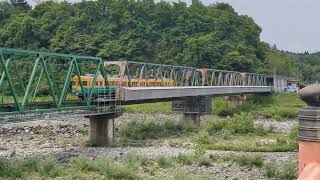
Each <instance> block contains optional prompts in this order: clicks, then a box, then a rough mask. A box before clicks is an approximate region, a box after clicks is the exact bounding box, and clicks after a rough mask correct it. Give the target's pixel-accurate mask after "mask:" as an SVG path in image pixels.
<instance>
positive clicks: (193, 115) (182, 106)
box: [172, 96, 212, 125]
mask: <svg viewBox="0 0 320 180" xmlns="http://www.w3.org/2000/svg"><path fill="white" fill-rule="evenodd" d="M172 110H173V112H178V113H183V120H184V121H185V122H191V123H193V124H195V125H200V116H201V115H203V114H210V113H211V111H212V105H211V97H210V96H195V97H185V98H183V99H181V100H176V101H173V102H172Z"/></svg>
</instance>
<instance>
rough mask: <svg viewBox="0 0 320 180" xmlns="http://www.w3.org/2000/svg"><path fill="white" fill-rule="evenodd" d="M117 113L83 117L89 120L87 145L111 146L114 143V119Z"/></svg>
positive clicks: (117, 115)
mask: <svg viewBox="0 0 320 180" xmlns="http://www.w3.org/2000/svg"><path fill="white" fill-rule="evenodd" d="M120 115H121V114H119V113H110V114H97V115H91V116H85V117H86V118H89V121H90V124H89V143H90V144H91V145H92V146H98V147H103V146H111V145H113V143H114V118H116V117H119V116H120Z"/></svg>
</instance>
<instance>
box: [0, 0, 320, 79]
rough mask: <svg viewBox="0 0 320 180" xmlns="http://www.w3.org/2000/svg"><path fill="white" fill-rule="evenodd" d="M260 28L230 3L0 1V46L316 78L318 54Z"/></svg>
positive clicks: (115, 0)
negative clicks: (264, 36)
mask: <svg viewBox="0 0 320 180" xmlns="http://www.w3.org/2000/svg"><path fill="white" fill-rule="evenodd" d="M261 31H262V29H261V28H260V27H259V26H258V25H257V24H256V23H255V22H254V21H253V19H252V18H251V17H248V16H245V15H239V14H238V13H237V12H235V10H234V9H233V8H232V7H231V6H230V5H228V4H225V3H216V4H212V5H210V6H205V5H203V4H202V3H201V2H200V1H199V0H193V1H192V5H190V6H188V5H187V4H186V3H184V2H172V3H169V2H165V1H161V2H158V3H155V2H154V1H153V0H138V1H137V0H97V1H82V2H79V3H74V4H71V3H67V2H60V3H58V2H43V3H39V4H38V5H36V6H35V7H31V6H30V5H28V3H26V1H25V0H10V1H8V2H6V1H2V2H0V47H10V48H21V49H30V50H41V51H50V52H60V53H73V54H83V55H92V56H99V57H102V58H104V59H109V60H119V59H126V60H131V61H143V62H154V63H165V64H173V65H184V66H195V67H206V68H216V69H226V70H237V71H249V72H259V73H274V72H276V73H278V74H282V75H287V76H294V77H296V78H298V79H303V80H309V81H315V80H317V79H318V78H320V73H318V72H319V71H318V70H320V65H319V63H317V62H319V60H320V53H315V54H311V55H310V54H306V53H305V54H294V53H288V52H281V51H278V50H276V49H274V48H271V47H270V45H269V44H267V43H265V42H262V41H261V40H260V33H261Z"/></svg>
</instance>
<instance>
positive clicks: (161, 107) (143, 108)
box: [123, 102, 171, 114]
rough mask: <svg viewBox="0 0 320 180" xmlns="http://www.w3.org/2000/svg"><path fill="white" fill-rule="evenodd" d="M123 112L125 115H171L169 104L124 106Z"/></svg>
mask: <svg viewBox="0 0 320 180" xmlns="http://www.w3.org/2000/svg"><path fill="white" fill-rule="evenodd" d="M123 110H124V112H127V113H149V114H153V113H171V102H157V103H145V104H133V105H125V106H123Z"/></svg>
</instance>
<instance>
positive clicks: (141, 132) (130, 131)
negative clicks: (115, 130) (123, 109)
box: [120, 120, 198, 140]
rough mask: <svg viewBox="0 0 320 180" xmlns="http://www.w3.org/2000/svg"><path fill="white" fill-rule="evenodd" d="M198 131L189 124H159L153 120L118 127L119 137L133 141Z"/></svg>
mask: <svg viewBox="0 0 320 180" xmlns="http://www.w3.org/2000/svg"><path fill="white" fill-rule="evenodd" d="M196 131H198V128H197V127H196V126H195V125H193V124H191V123H183V122H181V123H174V122H170V121H166V122H165V123H160V122H157V121H155V120H149V121H131V122H129V123H126V124H124V125H122V126H121V127H120V136H121V137H122V138H129V139H133V140H144V139H157V138H162V137H167V136H170V135H181V134H185V133H191V132H196Z"/></svg>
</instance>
